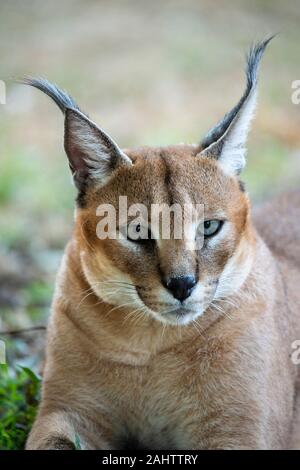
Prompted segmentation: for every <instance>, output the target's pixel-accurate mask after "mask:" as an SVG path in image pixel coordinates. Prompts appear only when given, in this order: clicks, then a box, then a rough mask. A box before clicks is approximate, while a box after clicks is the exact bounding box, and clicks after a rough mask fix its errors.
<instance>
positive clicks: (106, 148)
mask: <svg viewBox="0 0 300 470" xmlns="http://www.w3.org/2000/svg"><path fill="white" fill-rule="evenodd" d="M21 83H24V84H26V85H30V86H33V87H35V88H38V89H39V90H41V91H42V92H43V93H45V94H46V95H48V96H49V97H50V98H51V99H52V100H53V101H54V102H55V103H56V104H57V106H58V107H59V108H60V110H61V111H62V112H63V113H64V115H65V150H66V154H67V156H68V159H69V166H70V168H71V171H72V174H73V178H74V182H75V185H76V186H77V188H78V190H79V191H80V192H82V191H84V190H85V189H86V187H87V185H88V184H91V183H95V182H97V184H102V185H103V184H105V183H106V182H107V181H108V179H109V177H110V176H111V174H112V172H113V171H114V170H115V169H116V168H117V167H118V166H119V165H124V164H127V165H132V162H131V160H130V159H129V158H128V157H127V156H126V155H125V154H124V153H123V152H122V150H121V149H120V148H119V147H118V145H117V144H116V143H115V142H114V141H113V139H112V138H111V137H109V136H108V135H107V134H106V133H105V132H104V131H103V130H102V129H100V128H99V127H98V126H97V125H96V124H95V123H94V122H92V121H91V120H90V119H89V118H88V117H87V116H86V115H85V114H84V113H82V112H81V111H80V109H79V107H78V106H77V104H76V103H75V101H74V100H73V98H72V97H71V96H70V95H68V94H67V93H66V92H64V91H62V90H60V89H59V88H58V87H57V86H56V85H53V84H52V83H50V82H48V81H47V80H44V79H35V78H25V79H24V80H22V81H21Z"/></svg>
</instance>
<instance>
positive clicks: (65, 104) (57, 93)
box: [18, 77, 79, 113]
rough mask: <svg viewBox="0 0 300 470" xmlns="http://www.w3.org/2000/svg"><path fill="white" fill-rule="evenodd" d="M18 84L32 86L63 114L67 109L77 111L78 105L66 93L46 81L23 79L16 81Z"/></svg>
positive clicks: (41, 79)
mask: <svg viewBox="0 0 300 470" xmlns="http://www.w3.org/2000/svg"><path fill="white" fill-rule="evenodd" d="M18 83H21V84H23V85H29V86H32V87H34V88H37V89H38V90H40V91H42V92H43V93H45V94H46V95H48V96H49V97H50V98H51V99H52V100H53V101H54V102H55V103H56V104H57V106H58V107H59V108H60V110H61V111H62V112H63V113H65V112H66V110H67V109H77V110H79V107H78V105H77V104H76V103H75V101H74V100H73V98H72V97H71V96H70V95H69V94H68V93H66V92H65V91H62V90H61V89H60V88H58V86H56V85H54V84H53V83H50V82H48V80H46V79H44V78H32V77H25V78H23V79H22V80H18Z"/></svg>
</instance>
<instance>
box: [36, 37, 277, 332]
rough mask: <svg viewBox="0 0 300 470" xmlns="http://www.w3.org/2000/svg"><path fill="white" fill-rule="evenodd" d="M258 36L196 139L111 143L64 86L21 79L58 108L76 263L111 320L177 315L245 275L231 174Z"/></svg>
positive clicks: (246, 258)
mask: <svg viewBox="0 0 300 470" xmlns="http://www.w3.org/2000/svg"><path fill="white" fill-rule="evenodd" d="M268 41H269V40H267V41H265V42H263V43H260V44H258V45H256V46H255V47H253V48H252V49H251V50H250V52H249V54H248V57H247V70H246V79H247V84H246V90H245V92H244V94H243V96H242V98H241V99H240V101H239V102H238V104H237V105H236V106H235V107H234V108H233V109H232V110H231V111H230V112H229V113H227V114H226V115H225V117H224V118H223V119H222V120H221V121H219V123H218V124H217V125H216V126H215V127H214V128H213V129H211V130H210V132H209V133H208V134H207V136H206V137H205V138H204V139H203V140H202V142H201V143H200V144H197V145H173V146H169V147H162V148H150V147H147V148H145V147H141V148H138V149H134V150H121V149H120V147H119V146H118V145H117V144H116V143H115V142H114V141H113V140H112V138H111V137H109V136H108V135H107V134H106V133H104V131H103V130H102V129H100V128H99V127H98V126H97V125H96V124H95V123H93V122H92V121H91V120H90V119H89V118H88V117H87V116H86V115H85V114H83V113H82V112H81V111H80V110H79V108H78V107H77V105H76V104H75V102H74V101H73V100H72V98H71V97H70V96H69V95H67V94H66V93H63V92H62V91H61V90H59V89H58V88H57V87H56V86H54V85H51V84H50V83H49V82H47V81H44V80H34V79H28V80H27V83H28V84H30V85H32V86H35V87H37V88H39V89H41V90H42V91H44V92H45V93H46V94H48V95H49V96H50V97H51V98H52V99H53V100H54V101H55V102H56V103H57V104H58V106H59V107H60V108H61V109H62V111H63V112H64V114H65V149H66V153H67V156H68V159H69V165H70V168H71V171H72V173H73V177H74V182H75V184H76V186H77V189H78V197H77V207H76V230H75V233H76V237H77V242H78V243H77V246H78V251H79V255H80V258H81V263H82V268H83V272H84V275H85V277H86V279H87V281H88V283H89V284H90V286H91V288H92V289H93V290H94V292H95V293H96V295H97V296H98V297H99V298H101V299H102V300H103V301H104V302H107V303H109V304H111V305H112V308H116V309H118V308H119V309H120V320H122V315H123V314H124V310H123V309H126V310H128V309H129V310H131V311H132V312H139V313H140V314H141V313H142V314H144V315H151V316H153V317H154V318H155V319H157V320H158V321H161V322H164V323H172V324H187V323H189V322H191V321H193V320H195V319H196V318H197V317H198V316H200V315H203V314H204V312H205V311H206V310H207V308H208V307H209V306H210V305H214V303H215V302H216V301H217V300H219V299H222V298H226V297H228V296H230V295H232V294H233V293H235V292H236V291H237V290H238V289H240V287H241V286H242V284H243V282H244V281H245V279H246V277H247V275H248V274H249V271H250V269H251V261H252V246H253V234H252V229H251V223H250V220H249V218H250V217H249V202H248V198H247V195H246V193H245V192H244V189H243V185H242V183H241V182H240V180H239V174H240V172H241V170H242V169H243V167H244V164H245V143H246V137H247V133H248V129H249V124H250V121H251V118H252V115H253V111H254V107H255V95H256V82H257V69H258V64H259V61H260V58H261V56H262V53H263V51H264V49H265V47H266V45H267V43H268ZM137 205H138V206H137ZM170 207H171V209H172V210H171V211H169V212H168V211H167V212H166V213H165V214H164V215H162V212H160V215H159V216H158V215H157V211H161V209H162V208H170ZM191 208H192V209H191ZM178 209H179V212H178ZM180 209H182V213H181V214H180ZM191 213H192V216H190V215H191ZM168 215H169V217H168ZM164 216H165V217H166V219H165V221H164V222H163V217H164ZM180 221H181V222H180ZM179 222H180V223H179ZM164 224H166V227H165V226H164ZM178 224H179V227H178ZM183 226H184V227H183ZM165 229H166V230H165Z"/></svg>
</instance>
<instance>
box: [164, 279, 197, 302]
mask: <svg viewBox="0 0 300 470" xmlns="http://www.w3.org/2000/svg"><path fill="white" fill-rule="evenodd" d="M196 284H197V281H196V279H195V277H194V276H180V277H171V279H169V280H168V281H167V283H166V287H167V289H169V291H171V292H172V294H173V296H174V297H175V299H178V300H180V301H181V302H183V301H184V300H185V299H187V298H188V297H189V296H190V295H191V293H192V290H193V287H195V285H196Z"/></svg>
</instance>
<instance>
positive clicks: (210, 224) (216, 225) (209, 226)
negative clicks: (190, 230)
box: [202, 219, 223, 238]
mask: <svg viewBox="0 0 300 470" xmlns="http://www.w3.org/2000/svg"><path fill="white" fill-rule="evenodd" d="M222 225H223V220H215V219H213V220H205V221H204V224H203V228H202V230H203V235H204V238H208V237H212V236H213V235H216V234H217V233H218V232H219V230H220V229H221V227H222Z"/></svg>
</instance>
